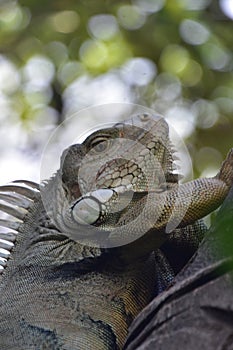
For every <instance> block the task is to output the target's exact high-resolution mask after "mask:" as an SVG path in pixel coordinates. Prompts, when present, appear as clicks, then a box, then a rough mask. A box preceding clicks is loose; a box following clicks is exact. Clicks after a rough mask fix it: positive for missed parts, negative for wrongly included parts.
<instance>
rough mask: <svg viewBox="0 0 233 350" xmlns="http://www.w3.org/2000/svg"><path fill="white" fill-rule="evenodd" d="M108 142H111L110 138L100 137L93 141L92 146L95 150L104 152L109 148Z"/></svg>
mask: <svg viewBox="0 0 233 350" xmlns="http://www.w3.org/2000/svg"><path fill="white" fill-rule="evenodd" d="M108 144H109V142H108V139H106V138H103V137H98V138H96V139H95V140H93V141H92V143H91V148H92V149H93V150H94V151H95V152H97V153H101V152H104V151H105V150H106V149H107V148H108Z"/></svg>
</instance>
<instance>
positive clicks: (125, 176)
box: [49, 114, 177, 232]
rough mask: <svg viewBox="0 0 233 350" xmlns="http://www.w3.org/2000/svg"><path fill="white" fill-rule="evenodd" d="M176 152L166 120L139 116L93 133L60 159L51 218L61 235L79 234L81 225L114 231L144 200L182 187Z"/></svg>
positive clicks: (70, 148)
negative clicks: (176, 172) (149, 196)
mask: <svg viewBox="0 0 233 350" xmlns="http://www.w3.org/2000/svg"><path fill="white" fill-rule="evenodd" d="M172 153H173V152H172V147H171V143H170V140H169V136H168V125H167V123H166V121H165V120H164V119H163V118H161V117H156V116H151V115H148V114H142V115H136V116H133V117H132V118H131V119H129V120H126V121H124V122H122V123H117V124H115V125H113V126H112V127H108V128H103V129H100V130H98V131H95V132H93V133H92V134H91V135H90V136H88V137H87V138H86V140H85V141H84V142H83V143H82V144H75V145H72V146H70V147H69V148H68V149H67V150H65V151H64V153H63V155H62V157H61V167H60V169H59V172H58V174H57V180H56V179H55V178H54V179H53V189H52V192H53V191H55V197H56V200H55V201H54V200H52V201H51V200H50V202H51V203H56V208H55V210H54V209H52V212H53V214H52V216H53V217H55V216H56V218H55V221H56V222H57V223H58V226H61V228H62V231H64V230H65V229H66V230H67V229H68V230H76V231H77V227H76V226H75V225H77V224H82V223H83V224H85V223H86V224H90V225H92V226H93V227H95V228H96V227H98V229H100V230H105V231H109V230H110V231H111V229H113V228H114V227H116V226H117V224H119V222H120V220H119V219H120V217H122V214H123V213H124V216H125V214H126V212H127V208H129V207H132V206H135V207H136V205H137V202H138V201H139V200H140V199H141V198H142V197H144V196H146V195H147V194H148V193H149V192H151V191H153V192H162V191H164V190H165V189H166V188H167V186H172V185H173V184H174V183H177V175H175V174H173V170H174V165H173V154H172ZM54 183H57V185H56V186H55V187H54ZM54 189H55V190H54ZM50 192H51V191H50ZM60 198H62V200H60ZM49 207H50V209H51V205H50V204H49ZM50 212H51V210H50ZM57 212H59V215H57ZM79 214H81V219H80V220H79V217H78V215H79ZM135 215H137V211H135ZM84 216H85V217H84ZM131 219H132V220H133V219H134V218H133V217H132V218H131ZM75 227H76V228H75ZM82 232H83V231H82Z"/></svg>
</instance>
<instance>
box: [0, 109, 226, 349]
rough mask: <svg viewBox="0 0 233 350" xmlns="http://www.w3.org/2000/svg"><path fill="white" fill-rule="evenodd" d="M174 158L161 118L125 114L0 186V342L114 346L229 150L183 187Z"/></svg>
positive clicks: (171, 259) (199, 232) (217, 197)
mask: <svg viewBox="0 0 233 350" xmlns="http://www.w3.org/2000/svg"><path fill="white" fill-rule="evenodd" d="M174 159H175V156H174V151H173V148H172V145H171V142H170V139H169V130H168V125H167V123H166V122H165V120H164V119H163V118H159V117H154V116H152V115H148V114H142V115H135V116H133V117H132V118H131V119H129V120H127V121H125V122H123V123H117V124H115V125H114V126H112V127H109V128H104V129H101V130H98V131H96V132H94V133H92V134H91V135H90V136H88V137H87V138H86V140H85V141H84V142H83V143H82V144H75V145H72V146H70V147H69V148H68V149H67V150H65V151H64V153H63V155H62V156H61V165H60V168H59V170H58V171H57V173H56V174H55V175H54V176H52V177H51V179H49V180H48V181H45V182H43V183H42V184H41V185H38V184H36V183H33V182H30V181H26V180H25V181H23V180H21V181H16V182H15V183H12V184H11V185H6V186H1V187H0V199H1V201H2V204H0V209H1V210H2V211H3V212H5V213H7V214H8V215H10V216H11V217H13V218H12V219H9V218H5V219H1V220H0V225H1V226H2V227H3V228H9V229H10V232H7V233H6V232H4V231H3V232H2V233H0V265H1V266H2V268H3V269H2V271H1V274H0V348H1V350H9V349H13V350H14V349H15V350H26V349H28V350H30V349H54V350H55V349H59V350H71V349H72V350H74V349H81V350H83V349H101V350H104V349H113V350H114V349H122V347H123V344H124V341H125V338H126V335H127V332H128V327H129V325H130V324H131V322H132V320H133V319H134V318H135V317H136V315H137V314H138V313H139V312H140V310H142V309H143V308H144V307H145V306H146V305H147V304H148V303H149V302H150V301H151V300H152V298H153V297H154V296H156V295H157V294H158V293H160V292H161V291H162V290H164V289H165V288H166V287H167V286H168V285H169V284H170V283H171V282H172V280H173V278H174V274H175V273H177V272H178V271H179V270H180V269H181V267H182V266H184V265H185V263H186V262H187V260H188V259H189V258H190V256H191V255H192V254H193V253H194V252H195V250H196V249H197V247H198V244H199V242H200V240H201V239H202V236H203V233H204V231H205V226H204V224H203V223H202V221H201V220H199V219H200V218H202V217H203V216H205V215H206V214H208V213H209V212H211V211H213V210H214V209H216V208H217V207H218V206H219V205H220V204H221V203H222V201H223V200H224V198H225V197H226V195H227V193H228V191H229V189H230V187H231V185H232V182H233V150H231V151H230V152H229V154H228V156H227V158H226V160H225V161H224V162H223V164H222V166H221V169H220V171H219V173H218V174H217V175H216V176H215V177H213V178H205V179H197V180H194V181H191V182H188V183H185V184H178V180H179V176H178V174H177V173H176V172H175V166H174ZM178 254H180V255H179V256H178Z"/></svg>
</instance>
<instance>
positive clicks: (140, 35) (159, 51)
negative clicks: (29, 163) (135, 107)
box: [0, 0, 233, 176]
mask: <svg viewBox="0 0 233 350" xmlns="http://www.w3.org/2000/svg"><path fill="white" fill-rule="evenodd" d="M230 2H231V0H229V1H227V0H219V1H217V0H212V1H211V0H195V1H193V0H167V1H165V0H132V1H125V0H124V1H115V0H105V1H104V0H99V1H96V0H80V1H76V0H66V1H65V0H57V1H45V0H40V1H37V0H19V1H12V0H6V1H4V0H1V1H0V50H1V55H0V106H1V116H0V122H1V124H2V125H3V126H5V128H6V126H9V125H10V126H12V125H13V124H17V125H18V124H20V128H21V129H20V130H21V132H23V131H22V130H24V132H25V135H26V136H25V135H24V138H25V140H26V141H25V142H26V143H27V141H28V140H29V141H30V146H31V147H32V146H33V147H38V144H40V143H43V142H44V139H40V140H39V139H38V140H36V141H35V140H33V141H32V138H30V131H31V130H32V129H35V128H50V129H53V128H55V127H56V126H57V125H58V124H59V123H61V122H62V121H63V120H64V118H66V117H67V116H69V115H71V114H73V113H75V112H76V111H78V110H80V109H81V108H83V107H86V106H90V105H93V104H98V103H107V102H134V103H139V104H142V105H147V106H149V107H152V108H154V109H155V110H156V111H158V112H159V113H162V114H163V115H165V116H166V117H167V118H168V120H169V119H170V121H171V123H173V124H174V125H176V126H177V129H178V132H180V133H181V135H183V136H184V137H185V138H186V141H187V144H188V146H189V150H190V153H191V156H192V157H193V160H194V166H195V174H196V176H197V175H200V174H204V175H207V174H210V173H211V171H215V169H216V168H217V167H219V164H220V163H221V160H222V158H223V155H225V153H226V152H227V150H228V148H229V147H230V146H232V143H233V142H232V141H233V137H232V136H233V115H232V112H233V73H232V66H233V61H232V43H233V41H232V30H233V26H232V17H233V15H232V12H233V9H232V6H231V5H230ZM227 4H228V7H229V8H227ZM230 6H231V7H230ZM7 130H8V129H7ZM25 130H26V131H25ZM14 135H15V134H14ZM20 135H21V136H20V141H17V142H16V145H17V146H19V144H20V143H21V144H23V140H24V138H23V137H22V134H20ZM0 137H2V135H1V132H0ZM14 137H16V136H14ZM7 139H8V135H7V137H6V136H5V139H4V137H3V139H2V140H5V141H6V142H7Z"/></svg>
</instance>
